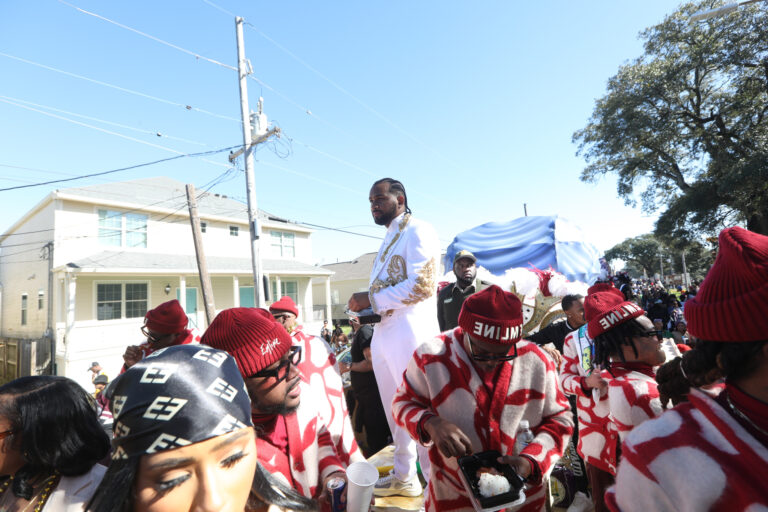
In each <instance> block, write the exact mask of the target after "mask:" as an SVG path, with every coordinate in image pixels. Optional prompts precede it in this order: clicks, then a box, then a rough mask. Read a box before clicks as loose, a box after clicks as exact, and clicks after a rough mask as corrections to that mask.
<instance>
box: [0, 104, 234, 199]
mask: <svg viewBox="0 0 768 512" xmlns="http://www.w3.org/2000/svg"><path fill="white" fill-rule="evenodd" d="M0 101H1V102H3V103H8V104H9V105H14V106H16V107H19V108H24V109H27V110H31V111H33V112H37V113H39V114H43V115H45V116H49V117H53V118H56V119H61V120H62V121H67V122H69V123H73V124H77V125H80V126H85V127H86V128H91V129H92V130H96V131H99V132H103V133H107V134H109V135H114V136H116V137H120V138H123V139H127V140H130V141H133V142H138V143H139V144H144V145H146V146H151V147H153V148H157V149H162V150H163V151H168V152H169V153H176V154H179V155H183V154H184V153H183V152H182V151H178V150H176V149H171V148H168V147H165V146H161V145H159V144H153V143H151V142H147V141H144V140H141V139H136V138H134V137H129V136H128V135H123V134H122V133H117V132H113V131H111V130H106V129H104V128H99V127H98V126H93V125H91V124H87V123H82V122H80V121H75V120H74V119H69V118H66V117H63V116H60V115H57V114H53V113H51V112H46V111H44V110H40V109H37V108H34V107H30V106H27V105H22V104H21V103H16V102H13V101H9V100H6V99H3V98H2V97H0ZM201 160H203V161H205V162H208V163H210V164H213V165H217V166H219V167H227V168H229V165H227V164H222V163H220V162H214V161H213V160H205V159H204V158H203V159H201ZM3 190H6V189H0V192H2V191H3Z"/></svg>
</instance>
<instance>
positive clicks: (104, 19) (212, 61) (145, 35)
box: [58, 0, 237, 71]
mask: <svg viewBox="0 0 768 512" xmlns="http://www.w3.org/2000/svg"><path fill="white" fill-rule="evenodd" d="M58 1H59V3H62V4H64V5H67V6H69V7H72V8H73V9H75V10H77V11H79V12H82V13H83V14H87V15H88V16H93V17H94V18H98V19H100V20H103V21H106V22H107V23H111V24H113V25H115V26H118V27H120V28H122V29H125V30H129V31H131V32H133V33H135V34H138V35H140V36H142V37H146V38H148V39H151V40H153V41H155V42H158V43H160V44H164V45H165V46H168V47H170V48H173V49H174V50H178V51H180V52H183V53H186V54H187V55H191V56H193V57H194V58H196V59H201V60H204V61H207V62H210V63H211V64H216V65H217V66H221V67H223V68H226V69H229V70H232V71H237V68H236V67H234V66H230V65H229V64H224V63H223V62H219V61H217V60H214V59H211V58H209V57H205V56H203V55H200V54H199V53H196V52H193V51H190V50H187V49H185V48H182V47H181V46H177V45H175V44H173V43H169V42H168V41H164V40H162V39H160V38H159V37H155V36H153V35H150V34H147V33H146V32H142V31H141V30H136V29H135V28H131V27H129V26H127V25H123V24H122V23H118V22H117V21H114V20H111V19H109V18H105V17H104V16H101V15H99V14H96V13H94V12H90V11H86V10H85V9H81V8H80V7H78V6H76V5H72V4H70V3H69V2H65V1H64V0H58Z"/></svg>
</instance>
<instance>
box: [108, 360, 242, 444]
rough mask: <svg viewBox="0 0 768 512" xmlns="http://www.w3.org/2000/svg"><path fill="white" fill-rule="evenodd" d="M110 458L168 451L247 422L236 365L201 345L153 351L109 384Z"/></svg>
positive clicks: (211, 436) (226, 431) (217, 434)
mask: <svg viewBox="0 0 768 512" xmlns="http://www.w3.org/2000/svg"><path fill="white" fill-rule="evenodd" d="M110 407H111V409H112V413H113V415H114V417H115V426H114V438H113V440H112V448H113V453H112V459H126V458H128V457H131V456H134V455H143V454H151V453H156V452H160V451H164V450H172V449H174V448H179V447H182V446H187V445H190V444H194V443H199V442H200V441H205V440H207V439H211V438H213V437H216V436H220V435H222V434H227V433H229V432H232V431H235V430H238V429H241V428H245V427H250V426H252V423H251V401H250V399H249V398H248V392H247V391H246V389H245V383H244V382H243V378H242V377H241V376H240V371H239V370H238V369H237V363H235V360H234V359H232V357H231V356H229V355H228V354H227V353H226V352H222V351H221V350H216V349H213V348H210V347H207V346H205V345H177V346H172V347H167V348H163V349H160V350H157V351H155V352H153V353H152V354H150V355H148V356H147V357H145V358H144V359H142V360H141V361H140V362H139V363H137V364H135V365H134V366H131V367H130V368H129V369H128V370H127V371H126V372H125V373H124V374H123V375H121V376H120V377H119V378H118V379H117V381H116V382H115V384H114V391H113V392H112V396H111V397H110Z"/></svg>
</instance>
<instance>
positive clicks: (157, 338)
mask: <svg viewBox="0 0 768 512" xmlns="http://www.w3.org/2000/svg"><path fill="white" fill-rule="evenodd" d="M141 334H143V335H144V336H146V337H147V340H149V342H150V343H157V342H158V341H160V340H161V339H163V338H165V337H166V336H170V335H169V334H161V335H160V336H156V335H154V334H152V333H150V332H149V329H147V326H146V325H145V326H144V327H142V328H141Z"/></svg>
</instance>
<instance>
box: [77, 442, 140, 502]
mask: <svg viewBox="0 0 768 512" xmlns="http://www.w3.org/2000/svg"><path fill="white" fill-rule="evenodd" d="M140 458H141V456H140V455H134V456H133V457H128V458H127V459H117V460H113V461H112V462H111V464H110V465H109V468H107V472H106V473H104V478H102V479H101V483H100V484H99V487H97V488H96V492H95V493H93V496H92V497H91V501H89V502H88V505H87V506H86V507H85V510H87V511H95V512H133V501H134V500H133V498H134V494H133V484H134V480H135V479H136V474H137V473H138V469H139V459H140Z"/></svg>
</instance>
